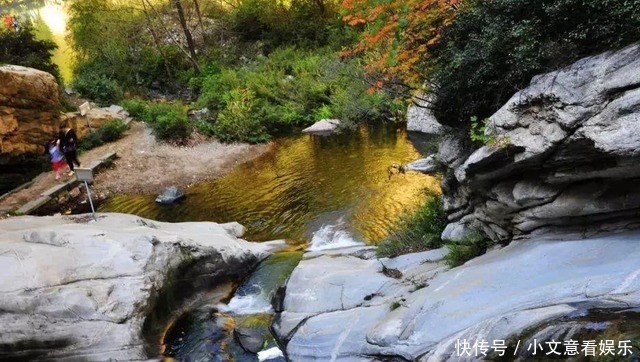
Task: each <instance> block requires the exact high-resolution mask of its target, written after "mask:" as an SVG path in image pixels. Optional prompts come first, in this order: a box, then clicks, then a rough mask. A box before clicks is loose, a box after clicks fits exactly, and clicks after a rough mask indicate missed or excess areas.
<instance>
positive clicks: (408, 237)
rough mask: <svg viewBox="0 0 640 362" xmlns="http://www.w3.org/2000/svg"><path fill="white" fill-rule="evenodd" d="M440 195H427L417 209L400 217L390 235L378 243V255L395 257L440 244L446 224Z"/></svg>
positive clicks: (434, 247)
mask: <svg viewBox="0 0 640 362" xmlns="http://www.w3.org/2000/svg"><path fill="white" fill-rule="evenodd" d="M446 221H447V219H446V216H445V214H444V211H443V209H442V202H441V200H440V197H439V196H438V195H435V194H429V195H427V200H426V202H425V203H424V204H422V205H420V206H419V207H418V209H417V210H416V211H415V212H413V213H411V214H408V215H405V216H404V217H402V218H401V219H400V221H399V223H398V224H397V225H396V227H395V228H394V230H393V231H392V232H391V235H389V237H388V238H387V239H386V240H385V241H383V242H382V243H380V244H378V249H377V250H376V253H377V255H378V257H396V256H398V255H402V254H409V253H416V252H420V251H424V250H429V249H436V248H439V247H441V246H442V240H441V239H440V235H441V234H442V231H443V230H444V227H445V226H446V224H447V222H446Z"/></svg>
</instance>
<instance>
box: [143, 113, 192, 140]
mask: <svg viewBox="0 0 640 362" xmlns="http://www.w3.org/2000/svg"><path fill="white" fill-rule="evenodd" d="M151 128H152V129H153V134H154V135H155V136H156V138H158V139H161V140H171V141H179V142H183V141H184V140H185V139H187V138H188V137H189V136H190V135H191V132H192V131H193V127H192V125H191V124H189V120H188V119H187V113H186V112H185V111H184V110H181V111H178V110H175V109H174V110H170V111H168V112H166V113H163V114H159V115H158V116H157V118H156V120H155V122H153V123H152V124H151Z"/></svg>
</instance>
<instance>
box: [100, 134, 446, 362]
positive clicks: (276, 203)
mask: <svg viewBox="0 0 640 362" xmlns="http://www.w3.org/2000/svg"><path fill="white" fill-rule="evenodd" d="M419 157H420V154H419V152H418V151H417V150H416V149H415V148H414V146H413V144H412V142H411V141H410V140H409V138H408V135H407V133H406V132H405V131H404V130H403V129H402V128H400V127H398V126H397V125H394V124H389V123H386V124H383V123H376V124H369V125H363V126H361V127H360V128H359V129H358V130H357V131H356V132H354V133H349V134H343V135H335V136H331V137H313V136H309V135H296V136H290V137H286V138H282V139H279V140H277V141H275V144H274V145H273V147H272V149H271V150H270V151H269V152H267V153H266V154H264V155H263V156H261V157H259V158H257V159H256V160H254V161H252V162H249V163H246V164H243V165H240V166H238V167H237V168H236V169H235V170H233V171H232V172H231V173H229V174H228V175H226V176H224V177H222V178H220V179H217V180H213V181H210V182H204V183H202V184H198V185H195V186H193V187H190V188H188V189H187V190H186V198H185V199H184V200H183V201H182V202H180V203H178V204H175V205H169V206H166V205H158V204H156V203H155V201H154V200H155V196H154V195H149V196H138V195H120V196H115V197H112V198H110V199H109V200H107V201H106V202H105V203H104V204H102V205H101V207H100V211H102V212H124V213H131V214H136V215H140V216H143V217H147V218H151V219H155V220H162V221H171V222H178V221H205V220H206V221H215V222H228V221H238V222H240V223H241V224H243V225H245V226H247V227H248V232H247V234H246V235H245V236H244V237H245V238H247V239H249V240H255V241H264V240H272V239H286V240H287V241H288V242H289V243H291V244H294V245H305V246H306V248H307V250H325V249H330V248H336V247H344V246H352V245H362V244H363V243H366V244H371V243H376V242H379V241H380V240H382V239H384V238H385V237H386V236H387V234H388V232H389V230H390V229H391V228H392V226H393V225H394V223H395V222H396V221H397V219H398V217H399V216H400V215H401V214H403V213H404V212H407V211H409V210H411V209H413V208H415V207H416V206H417V205H418V204H419V203H420V202H422V201H423V200H424V198H425V195H424V191H425V189H428V190H431V191H437V190H438V189H439V185H438V180H437V179H436V178H433V177H429V176H425V175H420V174H414V173H409V174H391V175H390V173H389V166H391V165H392V164H403V163H407V162H409V161H412V160H415V159H417V158H419ZM301 257H302V252H287V253H278V254H275V255H273V256H271V257H270V258H268V259H267V260H265V261H263V262H262V263H261V264H260V266H259V267H258V268H257V269H256V270H255V271H254V272H253V273H252V274H251V275H250V276H249V277H248V278H247V279H246V280H245V281H244V282H242V283H241V284H240V286H239V287H238V288H237V289H236V291H235V293H234V294H233V296H232V297H231V298H230V300H229V301H228V302H226V303H218V304H216V305H215V306H212V305H211V304H210V303H208V302H207V301H206V300H205V301H203V304H202V305H199V306H198V305H194V306H193V307H192V308H191V309H190V310H189V311H187V312H186V313H184V314H182V315H181V316H180V317H178V318H177V319H176V320H175V322H173V323H172V324H171V325H170V326H168V327H167V333H166V335H165V336H164V338H163V340H162V342H161V343H162V344H163V350H164V354H165V356H168V357H172V358H175V359H178V360H182V361H200V360H202V361H216V360H221V361H222V360H235V361H255V360H258V357H259V356H261V357H262V358H263V359H267V357H264V356H267V355H271V356H278V355H279V354H280V350H279V349H278V346H277V343H276V341H275V339H274V337H273V336H271V333H270V331H269V327H270V325H271V321H272V318H273V314H274V312H276V311H274V307H273V304H274V300H278V297H279V295H278V291H280V290H281V288H282V287H283V286H284V285H285V283H286V280H287V278H288V276H289V275H290V273H291V272H292V271H293V269H294V268H295V267H296V265H297V264H298V262H299V260H300V258H301ZM280 296H281V295H280ZM257 352H259V353H257ZM268 360H269V361H279V360H282V357H275V358H271V359H268Z"/></svg>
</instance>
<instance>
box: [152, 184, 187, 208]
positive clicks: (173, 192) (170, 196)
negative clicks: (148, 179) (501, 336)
mask: <svg viewBox="0 0 640 362" xmlns="http://www.w3.org/2000/svg"><path fill="white" fill-rule="evenodd" d="M184 197H185V194H184V191H182V189H180V188H178V187H176V186H170V187H167V188H165V189H164V191H163V192H162V193H161V194H160V195H158V197H156V202H157V203H159V204H163V205H168V204H173V203H174V202H176V201H178V200H180V199H182V198H184Z"/></svg>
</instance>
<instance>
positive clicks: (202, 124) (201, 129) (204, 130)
mask: <svg viewBox="0 0 640 362" xmlns="http://www.w3.org/2000/svg"><path fill="white" fill-rule="evenodd" d="M196 130H198V133H200V134H202V135H205V136H210V137H211V136H215V134H216V128H215V126H214V125H213V124H211V123H210V122H207V121H203V120H200V121H197V122H196Z"/></svg>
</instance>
